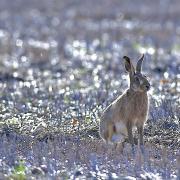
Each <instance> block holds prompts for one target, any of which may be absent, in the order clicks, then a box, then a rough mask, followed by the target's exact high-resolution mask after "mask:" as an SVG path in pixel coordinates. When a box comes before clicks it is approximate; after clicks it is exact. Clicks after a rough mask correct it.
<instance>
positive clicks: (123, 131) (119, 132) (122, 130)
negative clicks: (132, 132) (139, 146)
mask: <svg viewBox="0 0 180 180" xmlns="http://www.w3.org/2000/svg"><path fill="white" fill-rule="evenodd" d="M115 127H116V134H113V136H112V142H123V141H124V139H125V137H127V128H126V126H125V124H124V123H123V122H116V123H115Z"/></svg>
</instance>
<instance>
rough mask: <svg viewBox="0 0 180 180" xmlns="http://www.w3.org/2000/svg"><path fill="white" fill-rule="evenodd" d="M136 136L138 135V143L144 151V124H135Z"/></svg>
mask: <svg viewBox="0 0 180 180" xmlns="http://www.w3.org/2000/svg"><path fill="white" fill-rule="evenodd" d="M137 130H138V136H139V145H140V148H141V152H142V153H144V126H143V125H139V126H137Z"/></svg>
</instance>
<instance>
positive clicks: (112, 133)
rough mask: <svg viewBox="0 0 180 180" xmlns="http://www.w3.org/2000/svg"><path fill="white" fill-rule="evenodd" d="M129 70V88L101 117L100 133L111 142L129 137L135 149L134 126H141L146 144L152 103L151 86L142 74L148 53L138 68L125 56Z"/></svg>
mask: <svg viewBox="0 0 180 180" xmlns="http://www.w3.org/2000/svg"><path fill="white" fill-rule="evenodd" d="M123 59H124V63H125V69H126V71H128V73H129V78H130V86H129V88H128V89H127V90H126V91H125V92H124V93H123V94H122V95H121V96H119V97H118V98H117V99H116V100H115V101H113V102H112V103H111V104H110V105H109V106H108V107H107V108H106V109H105V110H104V112H103V114H102V116H101V118H100V127H99V132H100V136H101V137H102V139H103V140H104V141H105V142H107V143H117V142H123V141H124V139H125V137H128V139H129V142H130V143H131V144H132V147H133V146H134V138H133V131H132V130H133V127H135V126H136V127H137V130H138V136H139V143H140V145H143V143H144V142H143V129H144V123H145V122H146V119H147V115H148V109H149V102H148V94H147V91H148V90H149V89H150V83H149V81H148V80H147V78H146V76H145V75H143V74H142V73H141V66H142V62H143V60H144V54H143V55H142V57H141V58H140V59H139V60H138V62H137V66H136V69H135V68H134V66H133V64H132V62H131V60H130V58H129V57H127V56H124V57H123Z"/></svg>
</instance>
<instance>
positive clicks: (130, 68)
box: [123, 56, 135, 76]
mask: <svg viewBox="0 0 180 180" xmlns="http://www.w3.org/2000/svg"><path fill="white" fill-rule="evenodd" d="M123 59H124V60H125V62H124V63H125V69H126V71H128V72H129V74H130V75H131V76H132V75H134V73H135V70H134V66H133V64H132V62H131V60H130V58H129V57H127V56H124V57H123Z"/></svg>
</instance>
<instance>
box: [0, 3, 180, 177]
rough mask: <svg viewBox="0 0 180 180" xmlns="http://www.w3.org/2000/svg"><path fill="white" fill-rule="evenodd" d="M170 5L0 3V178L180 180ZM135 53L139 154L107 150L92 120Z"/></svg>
mask: <svg viewBox="0 0 180 180" xmlns="http://www.w3.org/2000/svg"><path fill="white" fill-rule="evenodd" d="M179 7H180V2H179V1H178V0H173V1H170V0H166V1H162V0H158V1H155V0H152V1H142V0H137V1H136V3H132V2H131V1H129V0H122V1H118V0H112V1H108V0H103V1H102V0H91V1H88V0H75V1H74V0H67V1H66V0H62V1H58V0H52V1H48V0H44V1H42V0H38V1H36V0H26V1H24V0H14V1H10V0H0V99H1V101H0V179H6V178H7V179H11V178H12V179H33V178H35V179H38V178H39V179H55V178H56V179H83V178H84V179H178V178H179V177H180V154H179V149H180V140H179V139H180V131H179V129H180V128H179V117H180V99H179V96H180V45H179V42H180V19H179V16H180V10H179ZM142 53H144V54H145V61H144V64H143V72H144V73H145V74H146V75H147V76H148V77H149V80H150V82H151V90H150V92H149V98H150V111H149V116H148V120H147V122H146V125H145V154H141V152H140V151H139V149H138V147H137V146H136V155H135V157H134V156H133V155H132V153H131V149H130V145H129V144H128V143H126V145H125V148H124V149H123V152H122V149H121V147H119V148H116V149H115V148H113V147H109V146H107V145H106V144H105V143H104V142H103V141H102V140H101V138H100V137H99V133H98V125H99V117H100V115H101V113H102V111H103V109H104V108H105V107H107V106H108V105H109V104H110V103H111V102H112V101H113V100H114V99H115V98H117V97H118V96H119V95H120V94H122V93H123V91H124V90H125V89H126V88H127V87H128V81H127V80H128V74H127V73H126V71H125V69H124V64H123V60H122V57H123V56H124V55H128V56H130V57H131V58H132V59H133V63H136V62H137V59H138V58H139V57H140V56H141V54H142Z"/></svg>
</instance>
